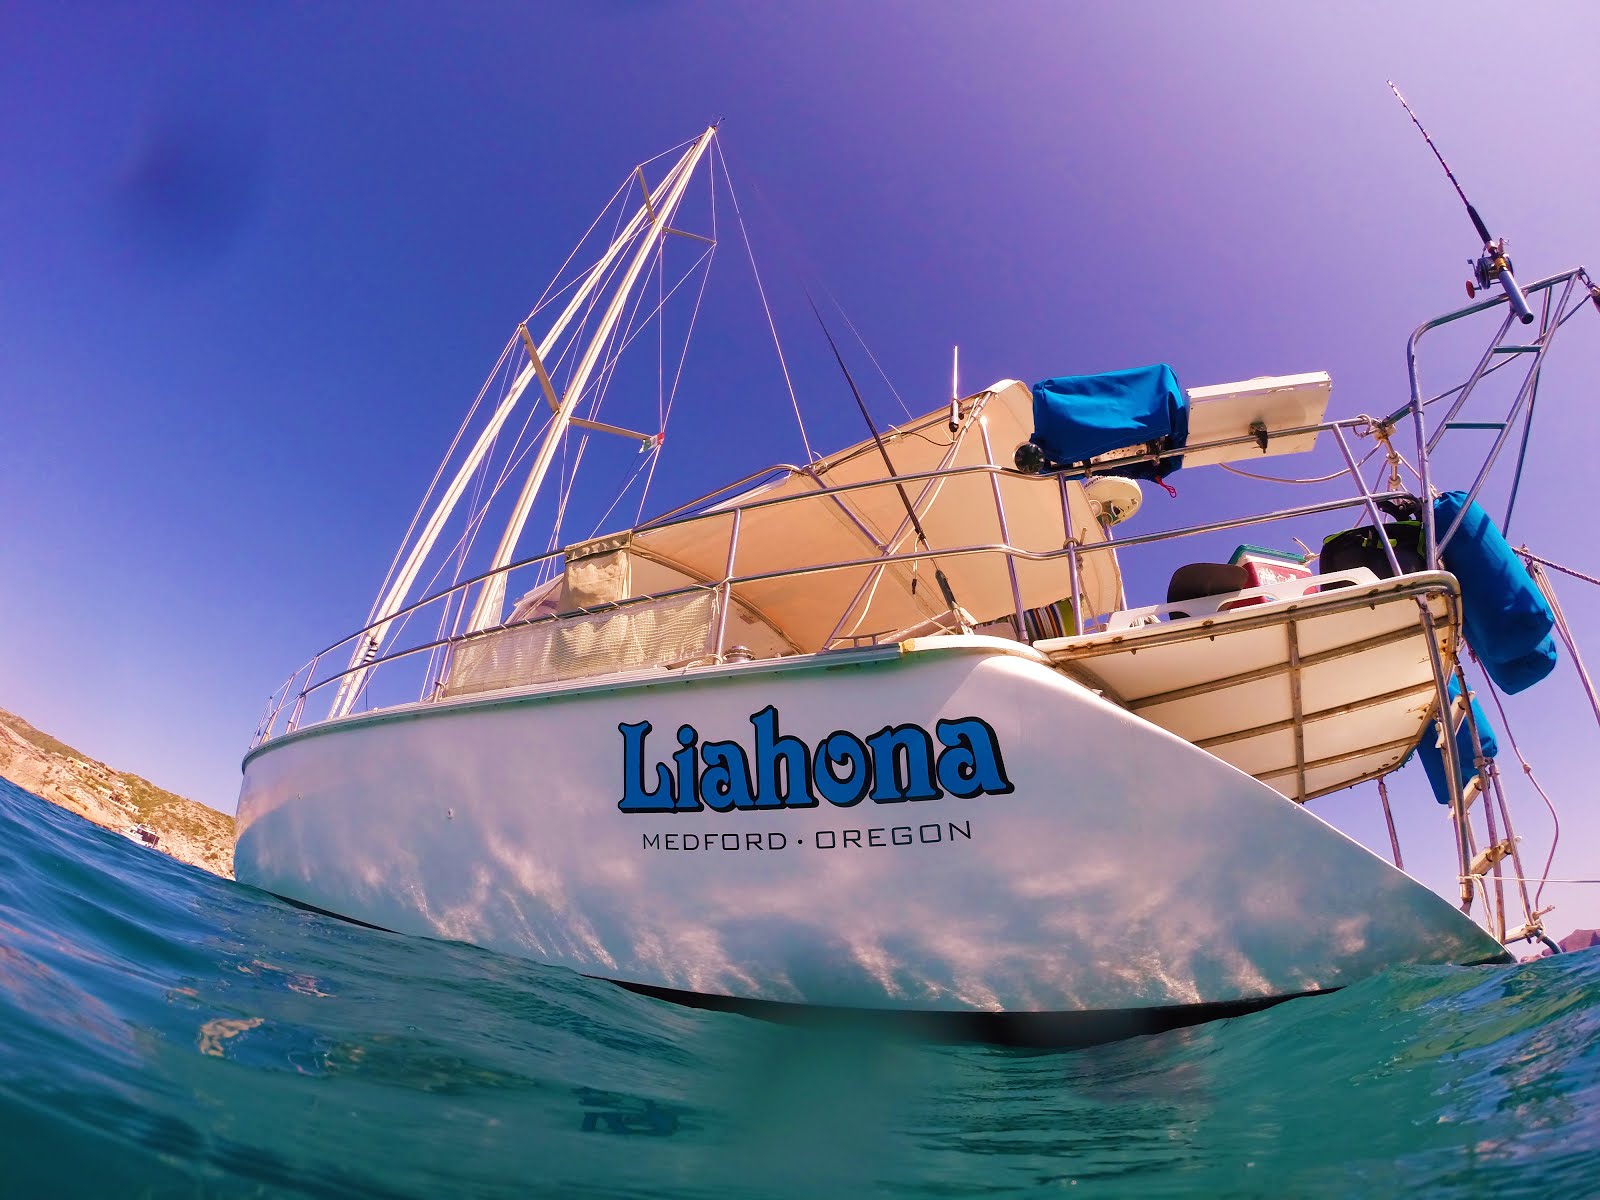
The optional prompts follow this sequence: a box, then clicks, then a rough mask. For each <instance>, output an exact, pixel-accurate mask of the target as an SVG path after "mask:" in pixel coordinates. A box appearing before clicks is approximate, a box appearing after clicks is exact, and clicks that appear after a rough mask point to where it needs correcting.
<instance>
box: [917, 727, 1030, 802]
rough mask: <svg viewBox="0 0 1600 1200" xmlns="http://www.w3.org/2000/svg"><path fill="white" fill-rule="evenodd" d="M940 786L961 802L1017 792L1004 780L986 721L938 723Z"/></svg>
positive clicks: (1002, 763)
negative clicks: (979, 796)
mask: <svg viewBox="0 0 1600 1200" xmlns="http://www.w3.org/2000/svg"><path fill="white" fill-rule="evenodd" d="M935 728H937V729H938V731H939V744H940V745H941V746H944V747H945V749H944V750H942V751H940V753H939V786H940V787H942V788H944V790H945V791H947V792H949V793H950V794H951V795H952V796H956V797H959V798H960V799H962V800H967V799H970V798H971V797H973V796H978V795H983V794H988V795H990V796H1008V795H1010V794H1011V793H1012V792H1014V791H1016V789H1015V788H1014V787H1012V786H1011V781H1010V780H1009V779H1007V778H1006V764H1005V760H1004V759H1003V758H1001V757H1000V741H999V739H998V738H996V737H995V735H994V730H993V729H992V728H990V726H989V723H988V722H987V721H981V720H979V719H978V718H977V717H963V718H962V719H960V720H958V721H940V722H939V723H938V725H937V726H935Z"/></svg>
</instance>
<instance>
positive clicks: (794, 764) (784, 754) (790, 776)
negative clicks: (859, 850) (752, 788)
mask: <svg viewBox="0 0 1600 1200" xmlns="http://www.w3.org/2000/svg"><path fill="white" fill-rule="evenodd" d="M750 724H752V725H754V726H755V729H756V807H757V808H784V807H788V808H813V807H815V806H816V803H817V798H816V797H815V796H813V795H812V794H811V762H810V759H811V756H810V754H808V753H807V752H806V744H805V743H804V742H802V741H801V740H800V739H799V738H797V737H789V736H788V735H786V734H785V735H780V734H779V733H778V710H777V709H776V708H775V707H773V706H772V705H770V704H769V705H767V706H766V707H765V708H763V709H762V710H761V711H760V712H758V713H755V714H754V715H753V716H751V718H750ZM924 736H926V735H924Z"/></svg>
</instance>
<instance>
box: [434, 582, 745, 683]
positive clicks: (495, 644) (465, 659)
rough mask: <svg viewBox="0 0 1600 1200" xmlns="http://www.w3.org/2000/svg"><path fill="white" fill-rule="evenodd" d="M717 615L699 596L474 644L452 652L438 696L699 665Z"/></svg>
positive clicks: (559, 621)
mask: <svg viewBox="0 0 1600 1200" xmlns="http://www.w3.org/2000/svg"><path fill="white" fill-rule="evenodd" d="M716 615H717V602H716V595H715V593H712V592H699V593H695V594H693V595H687V596H670V597H668V598H666V599H664V600H651V601H646V602H642V603H639V604H630V605H628V606H627V607H625V608H619V609H615V610H613V611H611V612H603V613H585V614H581V615H577V616H570V617H559V618H556V619H555V620H548V621H539V622H536V623H534V624H531V625H523V626H519V627H516V628H512V629H505V630H501V631H499V632H497V633H492V634H489V635H488V636H487V637H480V638H473V639H472V640H470V641H466V642H462V643H460V644H458V645H457V646H456V648H455V655H454V657H453V659H452V660H451V663H450V674H449V678H448V679H447V680H446V682H445V688H444V694H445V695H446V696H461V695H466V694H469V693H473V692H490V691H497V690H499V689H500V688H510V687H527V686H529V685H531V684H538V683H549V682H552V681H555V680H562V679H582V678H585V677H587V676H591V675H611V674H614V673H616V672H619V671H637V670H641V669H644V668H646V667H659V666H665V665H666V664H668V663H677V662H683V661H685V660H687V659H692V658H698V657H700V656H702V655H704V654H705V653H706V644H707V641H708V640H709V638H710V635H711V629H712V625H713V622H715V620H716Z"/></svg>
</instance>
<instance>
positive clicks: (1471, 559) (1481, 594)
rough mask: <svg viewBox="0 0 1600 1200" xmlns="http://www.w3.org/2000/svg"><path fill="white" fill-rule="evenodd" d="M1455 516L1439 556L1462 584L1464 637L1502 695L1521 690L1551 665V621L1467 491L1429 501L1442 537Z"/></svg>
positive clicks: (1509, 551)
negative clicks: (1453, 529)
mask: <svg viewBox="0 0 1600 1200" xmlns="http://www.w3.org/2000/svg"><path fill="white" fill-rule="evenodd" d="M1463 513H1464V514H1465V515H1464V516H1462V514H1463ZM1458 516H1461V524H1460V527H1459V528H1457V529H1456V531H1455V534H1454V535H1453V536H1452V537H1451V538H1450V540H1449V541H1448V542H1446V543H1445V546H1444V552H1443V556H1442V557H1443V559H1444V568H1445V570H1447V571H1449V572H1450V573H1451V574H1452V575H1454V576H1455V577H1456V581H1457V582H1458V583H1460V585H1461V624H1462V632H1463V633H1465V634H1466V638H1467V642H1468V644H1470V645H1471V646H1472V648H1473V650H1474V651H1476V653H1477V655H1478V659H1479V661H1481V662H1482V663H1483V666H1484V670H1485V671H1487V672H1488V674H1489V678H1490V679H1492V680H1493V681H1494V682H1495V684H1496V685H1497V686H1499V687H1501V688H1503V689H1504V690H1505V691H1507V692H1520V691H1522V690H1523V689H1524V688H1527V687H1531V686H1533V685H1534V684H1535V683H1538V682H1539V680H1541V679H1543V678H1544V677H1545V676H1546V675H1548V674H1549V673H1550V671H1551V670H1552V669H1553V668H1554V667H1555V662H1556V652H1555V642H1554V641H1552V640H1551V637H1550V631H1551V629H1553V628H1554V627H1555V616H1554V614H1552V613H1551V611H1550V605H1549V603H1548V602H1547V601H1546V600H1545V598H1544V594H1543V593H1542V592H1540V591H1539V588H1538V586H1537V585H1536V584H1535V583H1534V582H1533V578H1532V576H1530V575H1529V574H1528V569H1527V567H1525V566H1524V565H1523V564H1522V560H1521V559H1520V558H1518V557H1517V555H1516V552H1515V551H1514V550H1512V549H1511V544H1510V543H1509V542H1507V541H1506V539H1505V535H1504V534H1502V533H1501V532H1500V530H1499V528H1498V527H1497V526H1496V525H1495V523H1494V521H1493V520H1492V519H1491V518H1490V517H1489V514H1488V513H1486V512H1484V511H1483V509H1482V507H1480V506H1479V505H1478V504H1477V503H1476V502H1475V501H1473V502H1469V501H1468V499H1467V494H1466V493H1465V492H1446V493H1445V494H1444V495H1442V496H1440V497H1439V498H1438V499H1437V500H1435V501H1434V502H1433V527H1434V529H1435V530H1436V531H1437V533H1438V534H1439V535H1440V536H1442V535H1443V534H1444V533H1445V531H1447V530H1448V529H1449V528H1450V527H1451V526H1452V525H1453V524H1455V521H1456V518H1457V517H1458Z"/></svg>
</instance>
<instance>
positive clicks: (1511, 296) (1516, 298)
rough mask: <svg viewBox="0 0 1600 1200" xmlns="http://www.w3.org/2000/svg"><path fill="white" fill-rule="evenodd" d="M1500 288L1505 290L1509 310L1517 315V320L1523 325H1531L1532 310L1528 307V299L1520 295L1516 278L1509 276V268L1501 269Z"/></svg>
mask: <svg viewBox="0 0 1600 1200" xmlns="http://www.w3.org/2000/svg"><path fill="white" fill-rule="evenodd" d="M1499 279H1500V286H1501V287H1502V288H1503V289H1504V290H1505V293H1506V299H1507V300H1508V301H1510V303H1511V309H1512V311H1513V312H1515V313H1516V314H1517V320H1519V321H1521V322H1522V323H1523V324H1524V325H1532V324H1533V310H1532V309H1531V308H1529V307H1528V298H1527V297H1526V296H1524V295H1523V294H1522V288H1521V287H1519V286H1518V285H1517V280H1516V276H1514V275H1512V274H1511V269H1510V268H1509V267H1503V268H1501V271H1500V275H1499Z"/></svg>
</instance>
